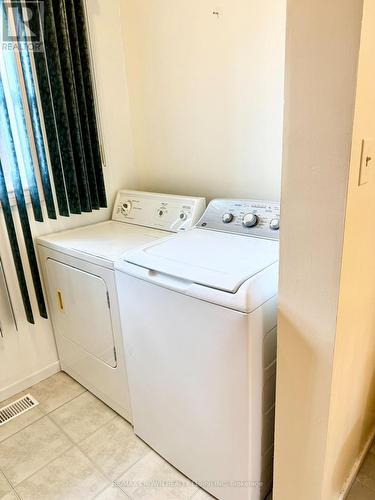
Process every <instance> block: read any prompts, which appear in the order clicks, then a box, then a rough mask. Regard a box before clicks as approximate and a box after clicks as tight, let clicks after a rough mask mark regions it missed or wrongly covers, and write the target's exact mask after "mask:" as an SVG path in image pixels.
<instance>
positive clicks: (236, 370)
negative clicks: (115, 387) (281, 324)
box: [115, 200, 280, 500]
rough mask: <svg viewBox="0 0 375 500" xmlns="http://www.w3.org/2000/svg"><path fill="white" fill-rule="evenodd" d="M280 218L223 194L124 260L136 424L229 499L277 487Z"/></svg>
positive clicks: (121, 284) (119, 279)
mask: <svg viewBox="0 0 375 500" xmlns="http://www.w3.org/2000/svg"><path fill="white" fill-rule="evenodd" d="M279 218H280V208H279V204H278V203H273V202H264V201H257V200H255V201H254V200H214V201H212V202H211V203H210V204H209V206H208V208H207V210H206V212H205V214H204V215H203V217H202V219H201V220H200V221H199V222H198V224H197V225H196V227H195V228H194V229H192V230H190V231H188V232H187V233H185V234H179V235H176V236H172V237H170V238H167V239H164V240H163V241H156V242H152V243H150V244H147V245H145V246H144V247H142V248H138V249H136V250H133V251H130V252H127V253H126V254H125V255H124V257H123V258H122V259H120V260H119V261H118V262H117V263H116V264H115V268H116V283H117V287H118V296H119V302H120V309H121V317H122V321H123V323H124V327H125V325H126V328H124V341H125V351H126V359H127V366H128V374H129V385H130V394H131V399H132V405H133V418H134V429H135V432H136V434H138V435H139V436H140V437H141V438H142V439H143V440H144V441H146V442H147V443H148V444H149V445H150V446H151V447H152V448H154V449H155V450H156V451H157V452H159V453H160V454H161V455H162V456H163V457H164V458H165V459H167V460H168V461H169V462H170V463H172V464H173V465H174V466H175V467H176V468H177V469H179V470H180V471H181V472H183V473H184V474H186V475H187V476H188V477H190V478H191V479H192V480H194V481H197V482H198V484H199V485H200V486H202V488H204V489H206V490H207V491H209V492H210V493H212V494H213V495H214V496H215V497H217V498H218V499H220V500H250V499H251V500H259V499H260V498H264V497H265V496H266V494H267V493H268V492H269V490H270V488H271V483H272V461H273V428H274V407H275V406H274V405H275V377H276V370H275V368H276V359H275V358H276V311H277V306H276V297H277V282H278V259H279V242H278V236H279Z"/></svg>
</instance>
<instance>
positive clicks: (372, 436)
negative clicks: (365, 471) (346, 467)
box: [338, 426, 375, 500]
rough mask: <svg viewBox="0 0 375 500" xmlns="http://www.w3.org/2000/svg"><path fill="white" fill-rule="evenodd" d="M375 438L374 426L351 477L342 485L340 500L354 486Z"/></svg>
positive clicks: (342, 499)
mask: <svg viewBox="0 0 375 500" xmlns="http://www.w3.org/2000/svg"><path fill="white" fill-rule="evenodd" d="M374 439H375V426H374V427H373V429H372V431H371V432H370V435H369V437H368V439H367V441H366V444H365V446H364V447H363V449H362V451H361V453H360V455H359V456H358V458H357V460H356V461H355V463H354V465H353V468H352V470H351V472H350V474H349V477H348V478H347V480H346V481H345V483H344V485H343V487H342V490H341V493H340V496H339V497H338V500H344V499H345V498H346V497H347V495H348V493H349V491H350V488H351V487H352V486H353V483H354V481H355V478H356V477H357V474H358V472H359V469H360V468H361V465H362V463H363V461H364V459H365V458H366V455H367V453H368V451H369V449H370V448H371V445H372V443H373V441H374Z"/></svg>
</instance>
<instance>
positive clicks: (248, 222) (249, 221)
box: [242, 213, 259, 227]
mask: <svg viewBox="0 0 375 500" xmlns="http://www.w3.org/2000/svg"><path fill="white" fill-rule="evenodd" d="M258 222H259V217H258V216H257V215H255V214H251V213H249V214H245V215H244V216H243V219H242V225H243V226H245V227H254V226H256V225H257V224H258Z"/></svg>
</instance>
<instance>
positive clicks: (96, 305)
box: [46, 259, 117, 367]
mask: <svg viewBox="0 0 375 500" xmlns="http://www.w3.org/2000/svg"><path fill="white" fill-rule="evenodd" d="M46 269H47V277H48V285H49V291H50V305H51V308H52V314H53V322H54V327H55V331H56V333H57V334H58V335H62V336H64V337H66V338H67V339H69V340H70V341H71V342H74V343H75V344H77V345H79V346H80V347H81V348H83V349H84V350H85V351H87V352H88V353H90V354H91V355H93V356H95V357H97V358H98V359H100V360H102V361H104V362H105V363H106V364H108V365H110V366H112V367H116V366H117V362H116V353H115V345H114V340H113V329H112V319H111V311H110V303H109V295H108V290H107V285H106V283H105V281H104V280H103V279H102V278H100V277H99V276H95V275H94V274H90V273H88V272H85V271H82V270H80V269H77V268H75V267H72V266H68V265H66V264H63V263H61V262H58V261H56V260H54V259H47V263H46Z"/></svg>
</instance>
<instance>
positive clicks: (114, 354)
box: [113, 347, 117, 365]
mask: <svg viewBox="0 0 375 500" xmlns="http://www.w3.org/2000/svg"><path fill="white" fill-rule="evenodd" d="M113 356H114V357H115V363H116V365H117V352H116V347H114V348H113Z"/></svg>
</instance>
